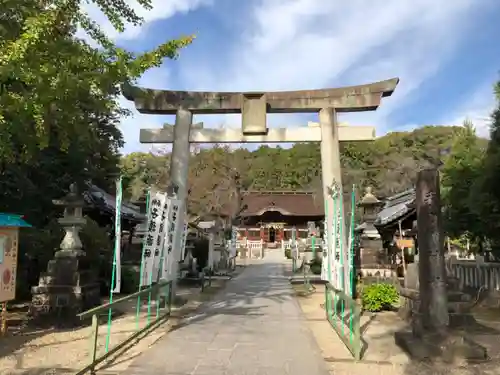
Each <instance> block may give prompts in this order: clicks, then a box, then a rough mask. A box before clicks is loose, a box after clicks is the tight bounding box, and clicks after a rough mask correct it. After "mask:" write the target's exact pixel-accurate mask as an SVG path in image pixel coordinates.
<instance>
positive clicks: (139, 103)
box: [122, 78, 399, 115]
mask: <svg viewBox="0 0 500 375" xmlns="http://www.w3.org/2000/svg"><path fill="white" fill-rule="evenodd" d="M398 82H399V78H392V79H389V80H386V81H380V82H374V83H369V84H364V85H359V86H348V87H339V88H334V89H320V90H301V91H277V92H202V91H172V90H153V89H145V88H140V87H137V86H131V85H124V86H123V87H122V90H123V95H124V96H125V98H127V99H128V100H131V101H134V103H135V107H136V108H137V110H138V111H139V112H140V113H145V114H165V115H169V114H175V113H176V112H177V109H179V108H183V109H185V110H189V111H191V112H192V113H193V114H225V113H242V112H243V111H244V108H245V107H247V108H249V109H250V108H251V107H252V106H253V105H252V104H251V103H255V102H260V105H265V108H266V112H267V113H294V112H302V113H306V112H318V111H319V110H321V109H322V108H330V107H334V108H335V109H336V110H337V112H359V111H373V110H375V109H377V107H378V106H379V105H380V101H381V99H382V98H383V97H386V96H390V95H392V93H393V92H394V90H395V88H396V86H397V84H398ZM263 102H264V103H263ZM260 105H259V106H260Z"/></svg>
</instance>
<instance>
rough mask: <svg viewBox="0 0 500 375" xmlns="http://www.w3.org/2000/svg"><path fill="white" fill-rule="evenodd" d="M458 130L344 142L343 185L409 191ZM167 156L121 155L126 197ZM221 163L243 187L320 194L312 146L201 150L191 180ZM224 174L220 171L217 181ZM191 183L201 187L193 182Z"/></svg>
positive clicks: (428, 130) (431, 128) (450, 128)
mask: <svg viewBox="0 0 500 375" xmlns="http://www.w3.org/2000/svg"><path fill="white" fill-rule="evenodd" d="M458 129H459V127H457V126H425V127H421V128H418V129H415V130H413V131H407V132H392V133H388V134H386V135H384V136H382V137H379V138H377V139H376V140H375V141H373V142H345V143H343V144H342V146H341V159H342V165H343V172H344V173H343V174H344V177H343V184H344V187H345V188H346V189H347V188H348V186H350V185H352V184H356V185H357V186H358V187H360V188H363V187H366V186H368V185H370V186H372V187H373V188H374V191H375V193H376V194H377V195H378V196H388V195H391V194H394V193H397V192H400V191H402V190H404V189H407V188H409V187H411V186H412V185H413V184H414V181H415V178H416V174H417V172H418V170H419V169H420V168H422V167H424V166H430V165H433V164H437V163H439V159H440V158H442V157H443V154H445V153H446V151H449V149H450V146H451V143H452V140H453V135H454V134H455V132H456V131H457V130H458ZM478 142H479V143H481V145H482V146H484V147H486V145H487V143H488V141H487V140H486V139H481V138H478ZM222 154H224V155H222ZM168 157H169V155H164V156H161V157H152V156H151V155H148V154H143V156H142V157H141V155H140V154H139V153H134V154H132V155H127V156H125V157H124V158H123V160H122V162H123V164H124V166H128V167H125V175H126V176H125V177H126V178H125V179H124V181H126V182H127V184H128V187H127V188H128V191H129V193H131V195H137V193H138V192H140V191H141V189H142V187H144V186H146V185H148V184H151V183H153V184H154V181H149V182H148V181H147V178H146V177H145V176H146V175H147V176H165V177H162V180H164V179H165V178H166V176H167V175H168V173H167V171H165V170H164V169H165V162H166V159H168ZM158 158H161V160H159V159H158ZM138 159H142V160H143V162H142V164H141V165H142V167H141V166H139V164H138V163H137V160H138ZM222 159H224V160H225V162H224V163H226V164H228V163H229V164H231V166H232V168H235V169H237V170H238V172H239V175H240V176H241V186H242V187H243V188H244V189H253V190H256V189H257V190H259V189H260V190H303V189H313V190H318V191H321V161H320V148H319V144H317V143H316V144H314V143H298V144H295V145H294V146H293V147H291V148H288V149H282V148H280V147H277V148H274V147H269V146H266V145H263V146H261V147H259V148H258V149H256V150H254V151H249V150H247V149H237V150H232V151H231V150H229V149H220V148H219V149H218V150H217V151H214V150H210V149H209V150H203V151H201V152H200V153H198V155H197V156H195V160H193V161H192V162H191V165H190V168H191V176H196V175H199V173H197V172H196V171H194V170H193V169H196V168H201V167H200V166H203V168H205V169H207V168H208V169H210V173H212V169H213V170H214V171H216V170H217V169H221V164H220V163H221V160H222ZM132 160H135V162H134V163H132ZM132 164H134V166H133V167H131V165H132ZM167 164H168V163H167ZM226 164H224V165H226ZM159 169H162V170H159ZM127 170H128V171H129V172H128V175H127ZM146 171H147V173H145V172H146ZM223 176H224V173H222V174H221V177H219V178H223ZM193 178H194V177H193ZM193 183H194V182H193ZM194 185H195V186H196V187H198V188H201V186H200V184H198V183H195V184H194Z"/></svg>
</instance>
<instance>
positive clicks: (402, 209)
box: [374, 189, 416, 226]
mask: <svg viewBox="0 0 500 375" xmlns="http://www.w3.org/2000/svg"><path fill="white" fill-rule="evenodd" d="M415 198H416V195H415V189H409V190H406V191H404V192H402V193H399V194H396V195H393V196H392V197H389V198H387V200H386V201H385V205H384V206H383V207H382V210H381V211H380V212H379V213H378V215H377V219H376V220H375V223H374V225H375V226H384V225H387V224H389V223H391V222H393V221H395V220H398V219H399V218H401V217H403V216H405V215H406V214H408V213H409V212H411V211H412V210H414V209H415Z"/></svg>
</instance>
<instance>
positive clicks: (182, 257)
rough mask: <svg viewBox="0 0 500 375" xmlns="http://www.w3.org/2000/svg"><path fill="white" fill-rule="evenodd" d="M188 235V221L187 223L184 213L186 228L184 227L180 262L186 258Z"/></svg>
mask: <svg viewBox="0 0 500 375" xmlns="http://www.w3.org/2000/svg"><path fill="white" fill-rule="evenodd" d="M187 234H188V221H187V214H186V211H184V226H183V227H182V237H181V254H180V258H179V260H180V261H183V260H184V257H185V253H186V241H187Z"/></svg>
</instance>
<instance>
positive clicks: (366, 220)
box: [355, 187, 392, 277]
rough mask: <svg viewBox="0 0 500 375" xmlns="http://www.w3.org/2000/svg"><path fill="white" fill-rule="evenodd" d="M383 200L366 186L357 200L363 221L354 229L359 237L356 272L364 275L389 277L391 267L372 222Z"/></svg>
mask: <svg viewBox="0 0 500 375" xmlns="http://www.w3.org/2000/svg"><path fill="white" fill-rule="evenodd" d="M383 204H384V203H383V202H382V201H380V200H378V199H377V197H376V196H375V195H373V192H372V188H371V187H367V188H366V190H365V195H364V196H363V198H362V199H361V202H359V204H358V205H359V207H361V208H362V210H363V223H362V224H360V225H358V226H357V227H356V229H355V232H356V235H357V236H358V238H359V242H358V244H357V250H356V254H355V256H356V259H355V265H356V273H357V274H358V275H361V276H362V277H365V276H368V277H369V276H378V277H390V276H392V269H391V267H390V264H389V262H388V260H387V256H386V253H385V250H384V246H383V243H382V239H381V237H380V234H379V232H378V230H377V228H375V226H374V223H375V220H376V219H377V214H378V212H379V210H380V208H381V207H382V206H383Z"/></svg>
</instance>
